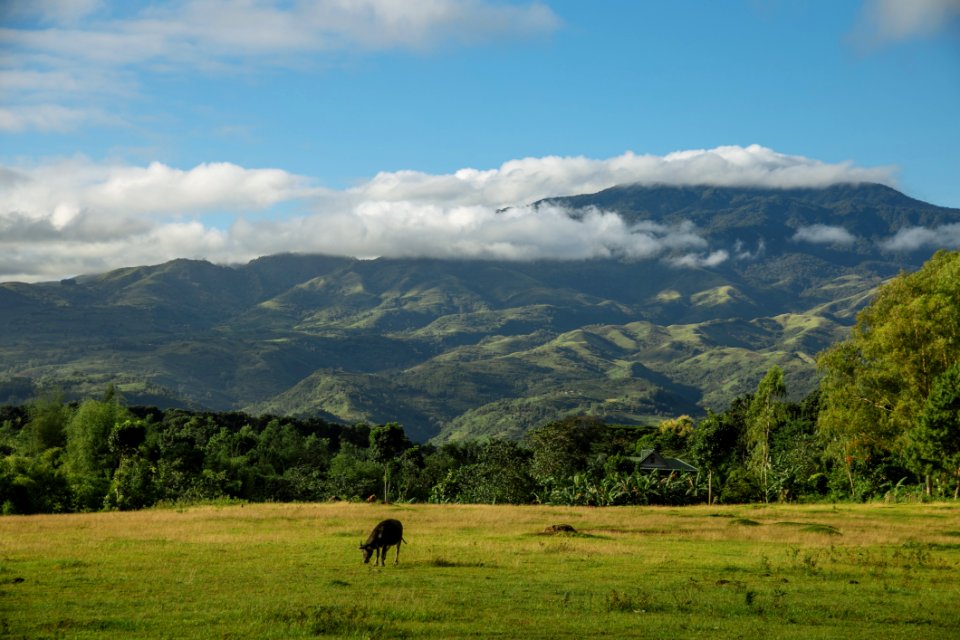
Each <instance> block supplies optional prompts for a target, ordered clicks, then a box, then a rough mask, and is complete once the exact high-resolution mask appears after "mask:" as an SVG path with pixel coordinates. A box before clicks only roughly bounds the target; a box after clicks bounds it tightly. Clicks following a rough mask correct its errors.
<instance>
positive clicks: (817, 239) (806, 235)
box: [793, 224, 857, 246]
mask: <svg viewBox="0 0 960 640" xmlns="http://www.w3.org/2000/svg"><path fill="white" fill-rule="evenodd" d="M793 240H795V241H798V242H812V243H814V244H832V245H840V246H846V245H851V244H853V243H854V242H856V241H857V237H856V236H855V235H853V234H852V233H850V232H849V231H847V230H846V229H845V228H843V227H837V226H831V225H825V224H813V225H810V226H807V227H800V228H799V229H797V232H796V233H795V234H793Z"/></svg>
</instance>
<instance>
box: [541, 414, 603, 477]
mask: <svg viewBox="0 0 960 640" xmlns="http://www.w3.org/2000/svg"><path fill="white" fill-rule="evenodd" d="M602 437H603V423H602V422H601V421H600V420H598V419H596V418H592V417H588V416H577V417H571V418H565V419H563V420H557V421H555V422H550V423H548V424H545V425H543V426H540V427H537V428H535V429H531V430H530V431H529V432H527V436H526V444H527V446H528V447H529V448H530V450H531V451H532V453H533V457H532V459H531V461H530V473H531V475H532V476H533V477H534V478H536V479H537V481H538V482H541V483H544V482H547V481H549V480H551V479H553V480H559V479H561V478H566V477H570V476H572V475H573V474H575V473H577V472H580V471H584V470H586V469H587V468H588V467H589V466H590V462H591V456H592V454H593V451H594V448H595V447H596V445H597V444H598V443H599V442H600V441H601V439H602Z"/></svg>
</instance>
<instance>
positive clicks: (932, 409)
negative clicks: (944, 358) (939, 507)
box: [906, 360, 960, 498]
mask: <svg viewBox="0 0 960 640" xmlns="http://www.w3.org/2000/svg"><path fill="white" fill-rule="evenodd" d="M907 440H908V443H907V447H906V450H907V457H908V459H909V460H910V461H911V462H912V465H911V466H913V468H914V469H915V470H916V471H918V472H919V473H922V474H923V475H924V476H925V478H926V479H927V482H926V486H927V493H928V494H929V493H930V480H929V478H930V474H931V473H935V472H944V471H946V472H950V474H951V475H953V479H954V480H955V481H957V484H956V487H955V489H954V494H953V496H954V497H955V498H956V497H958V495H960V360H958V361H957V362H955V363H954V364H953V365H952V366H951V367H950V368H949V369H947V370H946V371H944V372H943V373H942V374H941V375H940V376H938V377H937V379H936V381H934V385H933V389H932V390H931V391H930V395H929V396H928V397H927V402H926V404H925V405H924V408H923V412H922V413H921V414H920V418H919V419H918V420H917V424H916V426H915V427H914V428H913V429H911V430H910V432H909V433H908V435H907Z"/></svg>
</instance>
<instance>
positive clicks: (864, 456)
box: [817, 251, 960, 490]
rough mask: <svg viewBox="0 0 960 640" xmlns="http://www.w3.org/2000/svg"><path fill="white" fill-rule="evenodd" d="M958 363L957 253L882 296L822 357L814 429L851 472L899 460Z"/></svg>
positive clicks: (902, 279)
mask: <svg viewBox="0 0 960 640" xmlns="http://www.w3.org/2000/svg"><path fill="white" fill-rule="evenodd" d="M958 359H960V253H958V252H955V251H954V252H948V251H939V252H937V253H936V254H935V255H934V256H933V257H932V258H931V259H930V260H929V261H927V263H926V264H924V265H923V267H921V268H920V270H918V271H916V272H914V273H903V274H900V275H898V276H897V277H895V278H893V279H891V280H890V281H889V282H888V283H886V284H884V285H883V286H882V287H880V289H879V290H878V291H877V294H876V297H875V299H874V300H873V302H871V303H870V304H869V305H868V306H867V307H865V308H864V309H863V310H862V311H861V312H860V313H859V314H858V315H857V321H856V325H855V326H854V327H853V330H852V332H851V335H850V337H849V338H848V339H847V340H844V341H843V342H840V343H838V344H836V345H834V346H833V347H831V348H830V349H827V350H826V351H825V352H823V353H821V354H820V355H819V357H818V361H817V364H818V366H819V369H820V372H821V374H822V379H821V385H820V389H821V412H820V416H819V418H818V422H817V427H818V431H819V434H820V437H821V438H822V440H823V441H824V443H825V446H826V448H827V451H828V453H829V454H830V455H831V456H832V458H833V459H834V460H835V461H836V462H837V463H839V464H840V465H842V466H843V468H844V469H845V470H846V473H847V478H848V481H849V483H850V488H851V490H853V489H854V484H855V474H856V470H857V469H858V468H860V467H863V466H864V465H866V464H868V462H869V461H870V460H871V459H873V460H875V459H877V458H879V457H882V456H884V455H890V454H892V453H898V452H902V451H903V450H904V448H905V446H906V445H907V444H908V443H909V441H910V439H911V435H910V434H911V432H912V431H913V430H914V429H915V428H917V427H918V425H919V418H920V415H921V413H922V412H923V411H924V407H925V406H926V403H927V399H928V397H929V396H930V393H931V391H932V390H933V387H934V383H935V381H936V380H937V378H938V377H939V376H940V375H941V374H943V372H945V371H946V370H947V369H949V368H950V367H951V366H952V365H953V364H954V363H955V362H957V360H958Z"/></svg>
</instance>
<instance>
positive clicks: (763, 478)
mask: <svg viewBox="0 0 960 640" xmlns="http://www.w3.org/2000/svg"><path fill="white" fill-rule="evenodd" d="M786 395H787V388H786V386H785V385H784V382H783V370H781V369H780V367H778V366H773V367H771V369H770V370H769V371H767V375H765V376H764V377H763V380H761V381H760V384H759V385H757V392H756V394H754V396H753V400H752V401H751V403H750V407H749V409H747V431H746V438H747V448H748V451H749V458H748V460H747V462H748V466H749V467H750V469H751V470H752V471H753V473H754V474H755V475H756V476H757V479H758V480H759V481H760V486H761V487H762V488H763V499H764V501H769V499H770V496H769V491H770V438H771V436H772V434H773V432H774V430H775V429H776V428H777V426H778V425H779V424H780V422H781V421H782V420H783V417H784V406H783V399H784V397H785V396H786Z"/></svg>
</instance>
